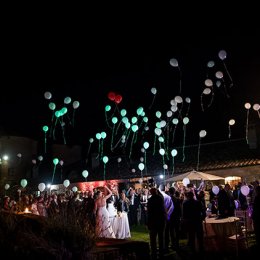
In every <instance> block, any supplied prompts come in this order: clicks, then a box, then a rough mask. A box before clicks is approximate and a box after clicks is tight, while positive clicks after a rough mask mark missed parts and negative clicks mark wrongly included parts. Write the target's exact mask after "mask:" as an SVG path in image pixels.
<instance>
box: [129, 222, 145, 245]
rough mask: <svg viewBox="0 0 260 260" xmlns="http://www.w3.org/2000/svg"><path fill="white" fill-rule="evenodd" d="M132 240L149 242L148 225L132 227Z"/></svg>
mask: <svg viewBox="0 0 260 260" xmlns="http://www.w3.org/2000/svg"><path fill="white" fill-rule="evenodd" d="M131 240H133V241H144V242H149V232H148V229H147V227H146V226H144V225H137V226H135V227H132V228H131Z"/></svg>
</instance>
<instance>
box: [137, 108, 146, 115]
mask: <svg viewBox="0 0 260 260" xmlns="http://www.w3.org/2000/svg"><path fill="white" fill-rule="evenodd" d="M143 111H144V109H143V108H142V107H139V108H138V109H137V110H136V113H137V115H138V116H140V115H141V114H142V113H143Z"/></svg>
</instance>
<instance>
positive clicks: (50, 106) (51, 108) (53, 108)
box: [49, 102, 56, 110]
mask: <svg viewBox="0 0 260 260" xmlns="http://www.w3.org/2000/svg"><path fill="white" fill-rule="evenodd" d="M55 108H56V105H55V104H54V103H53V102H50V103H49V109H50V110H55Z"/></svg>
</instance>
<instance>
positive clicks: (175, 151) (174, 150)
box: [171, 149, 177, 157]
mask: <svg viewBox="0 0 260 260" xmlns="http://www.w3.org/2000/svg"><path fill="white" fill-rule="evenodd" d="M171 155H172V157H175V156H176V155H177V150H176V149H172V151H171Z"/></svg>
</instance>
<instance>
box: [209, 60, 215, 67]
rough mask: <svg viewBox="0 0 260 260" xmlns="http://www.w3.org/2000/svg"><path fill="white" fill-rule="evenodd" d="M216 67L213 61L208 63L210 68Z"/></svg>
mask: <svg viewBox="0 0 260 260" xmlns="http://www.w3.org/2000/svg"><path fill="white" fill-rule="evenodd" d="M214 65H215V62H214V61H212V60H211V61H209V62H208V63H207V66H208V68H213V67H214Z"/></svg>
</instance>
